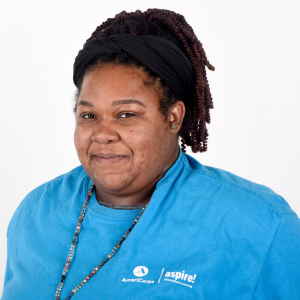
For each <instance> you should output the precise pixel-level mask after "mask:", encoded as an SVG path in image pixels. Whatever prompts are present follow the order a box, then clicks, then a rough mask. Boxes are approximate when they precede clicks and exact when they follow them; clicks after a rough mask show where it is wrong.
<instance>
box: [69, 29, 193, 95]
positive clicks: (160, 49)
mask: <svg viewBox="0 0 300 300" xmlns="http://www.w3.org/2000/svg"><path fill="white" fill-rule="evenodd" d="M179 47H180V46H179V43H178V42H177V40H176V38H174V37H172V36H170V35H168V36H164V37H156V36H151V35H139V36H138V35H134V34H117V35H112V36H109V37H107V38H97V39H92V40H90V41H88V42H86V43H85V44H84V45H83V49H82V50H80V51H79V53H78V55H77V57H76V59H75V62H74V70H73V81H74V83H75V85H76V86H77V82H78V79H79V77H80V76H81V74H82V72H83V71H84V69H85V67H86V65H87V64H88V63H89V62H90V61H91V60H93V59H95V58H97V57H99V56H101V55H104V54H114V53H120V52H122V51H125V52H127V53H128V54H129V55H131V56H132V57H133V58H135V59H136V60H137V61H139V62H140V63H142V64H143V65H144V66H146V67H147V68H148V69H150V70H151V71H153V72H154V73H155V74H156V75H158V76H159V77H160V78H161V79H162V80H163V81H164V82H165V83H166V84H167V85H168V86H169V87H170V88H171V89H172V91H173V92H174V94H175V95H176V97H177V98H178V99H181V100H185V99H186V97H187V95H188V94H189V91H190V87H191V84H192V79H193V68H192V65H191V63H190V61H189V59H188V58H187V57H186V55H185V54H184V53H183V52H182V50H181V49H180V48H179Z"/></svg>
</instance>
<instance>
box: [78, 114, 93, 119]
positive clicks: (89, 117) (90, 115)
mask: <svg viewBox="0 0 300 300" xmlns="http://www.w3.org/2000/svg"><path fill="white" fill-rule="evenodd" d="M81 117H82V118H85V119H92V118H95V116H94V115H93V114H85V115H81Z"/></svg>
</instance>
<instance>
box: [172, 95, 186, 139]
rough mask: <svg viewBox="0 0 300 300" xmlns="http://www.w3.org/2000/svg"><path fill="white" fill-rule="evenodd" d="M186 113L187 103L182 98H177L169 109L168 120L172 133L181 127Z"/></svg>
mask: <svg viewBox="0 0 300 300" xmlns="http://www.w3.org/2000/svg"><path fill="white" fill-rule="evenodd" d="M184 115H185V105H184V103H183V102H182V101H181V100H177V101H176V102H175V103H174V104H173V105H172V106H171V107H170V109H169V115H168V122H169V128H170V130H171V131H172V133H175V134H177V133H178V131H179V130H180V128H181V125H182V122H183V118H184Z"/></svg>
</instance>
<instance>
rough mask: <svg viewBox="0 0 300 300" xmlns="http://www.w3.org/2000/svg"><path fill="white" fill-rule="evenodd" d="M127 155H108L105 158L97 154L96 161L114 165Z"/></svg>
mask: <svg viewBox="0 0 300 300" xmlns="http://www.w3.org/2000/svg"><path fill="white" fill-rule="evenodd" d="M124 157H125V156H114V157H108V158H104V157H101V156H97V155H96V156H95V159H96V162H97V163H98V164H101V165H112V164H116V163H118V162H119V161H121V160H122V159H123V158H124Z"/></svg>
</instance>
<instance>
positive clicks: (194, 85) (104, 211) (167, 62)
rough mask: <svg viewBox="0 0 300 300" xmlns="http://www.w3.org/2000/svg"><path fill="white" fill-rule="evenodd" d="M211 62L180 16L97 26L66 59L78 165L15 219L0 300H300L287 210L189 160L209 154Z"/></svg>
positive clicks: (260, 189) (36, 194) (262, 192)
mask: <svg viewBox="0 0 300 300" xmlns="http://www.w3.org/2000/svg"><path fill="white" fill-rule="evenodd" d="M205 66H207V67H208V68H209V69H211V70H214V67H213V66H211V65H210V64H209V62H208V60H207V58H206V55H205V52H204V50H203V48H202V45H201V43H200V42H199V41H198V39H197V38H196V36H195V35H194V33H193V30H192V28H191V27H190V26H189V25H188V24H187V23H186V21H185V19H184V17H183V16H181V15H178V14H176V13H174V12H171V11H166V10H159V9H151V10H148V11H146V12H144V13H142V12H140V11H136V12H134V13H126V12H122V13H120V14H118V15H116V17H115V18H114V19H108V20H107V21H106V22H104V23H103V24H102V25H101V26H99V27H98V28H97V29H96V31H95V32H94V33H93V34H92V36H91V38H90V39H89V40H88V42H87V43H86V44H85V45H84V47H83V49H82V50H81V51H80V52H79V54H78V56H77V57H76V60H75V63H74V77H73V79H74V83H75V85H76V86H77V88H78V93H77V99H76V104H75V109H74V111H75V114H76V128H75V135H74V140H75V147H76V150H77V153H78V157H79V159H80V162H81V165H82V166H80V167H78V168H76V169H74V170H72V171H71V172H69V173H68V174H65V175H62V176H59V177H57V178H56V179H54V180H52V181H50V182H47V183H45V184H44V185H42V186H40V187H38V188H37V189H35V190H34V191H32V192H31V193H30V194H29V195H28V196H27V197H26V198H25V199H24V200H23V202H22V203H21V205H20V206H19V208H18V209H17V211H16V212H15V214H14V216H13V218H12V220H11V223H10V225H9V228H8V259H7V270H6V277H5V283H4V292H3V297H2V299H3V300H6V299H20V298H21V299H48V298H53V299H54V297H55V299H70V298H72V299H98V298H100V299H120V298H125V299H300V276H299V275H300V259H299V257H300V256H299V254H300V221H299V219H298V217H297V216H296V214H295V213H294V212H293V211H292V210H291V209H290V207H289V206H288V204H287V203H286V202H285V200H283V199H282V198H281V197H280V196H278V195H277V194H275V193H274V192H273V191H271V190H270V189H268V188H266V187H264V186H261V185H257V184H254V183H252V182H249V181H246V180H244V179H242V178H240V177H237V176H235V175H233V174H230V173H228V172H225V171H221V170H218V169H214V168H209V167H205V166H203V165H201V164H200V163H198V162H197V161H195V160H194V159H192V158H191V157H190V156H188V155H185V154H184V152H185V148H186V146H191V148H192V150H193V151H194V152H203V151H206V149H207V136H208V134H207V129H206V123H208V122H209V121H210V117H209V109H210V108H212V107H213V105H212V97H211V94H210V90H209V85H208V82H207V80H206V73H205ZM179 137H180V138H181V150H180V149H179V146H178V138H179Z"/></svg>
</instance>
